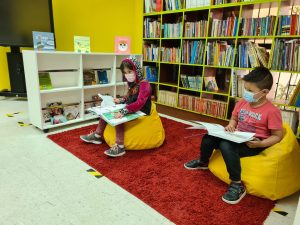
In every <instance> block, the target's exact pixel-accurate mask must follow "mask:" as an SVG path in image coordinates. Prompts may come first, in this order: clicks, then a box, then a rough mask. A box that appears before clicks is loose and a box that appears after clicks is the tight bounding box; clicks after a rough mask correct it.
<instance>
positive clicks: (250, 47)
mask: <svg viewBox="0 0 300 225" xmlns="http://www.w3.org/2000/svg"><path fill="white" fill-rule="evenodd" d="M268 62H269V53H268V52H267V50H266V48H264V47H261V46H259V45H258V44H256V43H253V42H245V43H241V44H240V45H239V47H238V61H237V65H236V66H237V67H240V68H250V67H252V68H253V67H256V66H264V67H268Z"/></svg>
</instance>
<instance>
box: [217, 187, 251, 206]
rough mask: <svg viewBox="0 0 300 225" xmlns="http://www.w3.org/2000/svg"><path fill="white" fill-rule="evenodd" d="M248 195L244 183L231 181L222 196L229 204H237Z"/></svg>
mask: <svg viewBox="0 0 300 225" xmlns="http://www.w3.org/2000/svg"><path fill="white" fill-rule="evenodd" d="M245 195H246V189H245V187H244V185H243V183H236V182H231V183H230V185H229V188H228V190H227V192H226V193H225V194H224V195H223V196H222V200H223V201H224V202H226V203H228V204H237V203H239V202H240V201H241V200H242V198H244V197H245Z"/></svg>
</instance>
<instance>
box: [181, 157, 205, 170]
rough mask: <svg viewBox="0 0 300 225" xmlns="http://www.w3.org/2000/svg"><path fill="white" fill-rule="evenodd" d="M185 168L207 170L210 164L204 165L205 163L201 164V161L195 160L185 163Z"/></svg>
mask: <svg viewBox="0 0 300 225" xmlns="http://www.w3.org/2000/svg"><path fill="white" fill-rule="evenodd" d="M184 167H185V168H186V169H188V170H207V169H208V162H207V163H204V162H201V161H200V159H195V160H192V161H189V162H187V163H185V164H184Z"/></svg>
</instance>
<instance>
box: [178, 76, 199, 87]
mask: <svg viewBox="0 0 300 225" xmlns="http://www.w3.org/2000/svg"><path fill="white" fill-rule="evenodd" d="M180 80H181V84H182V87H184V88H190V89H194V90H201V87H202V85H201V84H202V77H201V75H196V76H192V75H186V74H180Z"/></svg>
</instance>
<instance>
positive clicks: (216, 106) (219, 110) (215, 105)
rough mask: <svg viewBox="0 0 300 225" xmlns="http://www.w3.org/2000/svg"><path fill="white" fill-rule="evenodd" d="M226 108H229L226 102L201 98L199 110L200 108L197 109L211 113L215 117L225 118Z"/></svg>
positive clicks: (207, 113) (204, 112)
mask: <svg viewBox="0 0 300 225" xmlns="http://www.w3.org/2000/svg"><path fill="white" fill-rule="evenodd" d="M226 108H227V103H226V102H223V101H218V100H211V99H206V98H201V99H200V108H199V111H198V110H196V111H198V112H200V113H203V114H206V115H211V116H214V117H218V118H223V119H224V118H225V116H226Z"/></svg>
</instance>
